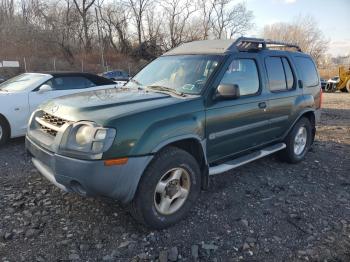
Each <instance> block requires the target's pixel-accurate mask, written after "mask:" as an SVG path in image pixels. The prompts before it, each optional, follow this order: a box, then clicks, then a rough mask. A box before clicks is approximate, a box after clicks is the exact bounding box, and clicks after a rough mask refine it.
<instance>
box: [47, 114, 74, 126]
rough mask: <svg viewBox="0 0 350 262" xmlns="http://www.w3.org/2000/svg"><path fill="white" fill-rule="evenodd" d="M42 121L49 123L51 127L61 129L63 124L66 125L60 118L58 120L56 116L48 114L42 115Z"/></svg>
mask: <svg viewBox="0 0 350 262" xmlns="http://www.w3.org/2000/svg"><path fill="white" fill-rule="evenodd" d="M41 119H42V120H44V121H45V122H47V123H50V124H51V125H54V126H57V127H61V126H63V125H64V124H65V123H67V122H68V121H67V120H64V119H62V118H59V117H57V116H53V115H50V114H48V113H44V115H43V116H42V117H41Z"/></svg>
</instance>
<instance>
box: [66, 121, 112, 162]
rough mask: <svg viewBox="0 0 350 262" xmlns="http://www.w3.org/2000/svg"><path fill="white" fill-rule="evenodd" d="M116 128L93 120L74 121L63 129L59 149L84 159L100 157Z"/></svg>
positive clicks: (110, 143) (108, 146)
mask: <svg viewBox="0 0 350 262" xmlns="http://www.w3.org/2000/svg"><path fill="white" fill-rule="evenodd" d="M115 135H116V130H115V129H113V128H103V127H101V126H99V125H97V124H96V123H94V122H88V121H81V122H77V123H74V124H73V125H71V126H70V128H67V130H66V131H65V133H64V135H63V137H62V142H61V145H60V151H61V152H64V153H66V154H69V155H71V156H76V157H79V158H84V159H100V158H101V157H102V153H103V152H105V151H107V150H108V149H109V148H110V147H111V145H112V143H113V141H114V138H115Z"/></svg>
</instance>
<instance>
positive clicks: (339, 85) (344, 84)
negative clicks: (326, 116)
mask: <svg viewBox="0 0 350 262" xmlns="http://www.w3.org/2000/svg"><path fill="white" fill-rule="evenodd" d="M337 90H340V91H342V92H348V93H350V68H348V69H345V66H340V67H339V82H338V81H337V82H335V81H334V82H328V83H327V86H326V88H325V91H326V92H335V91H337Z"/></svg>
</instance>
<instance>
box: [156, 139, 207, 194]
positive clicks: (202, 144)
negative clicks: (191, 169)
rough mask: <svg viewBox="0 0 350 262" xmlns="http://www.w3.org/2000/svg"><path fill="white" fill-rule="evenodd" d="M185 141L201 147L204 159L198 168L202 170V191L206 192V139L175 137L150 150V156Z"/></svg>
mask: <svg viewBox="0 0 350 262" xmlns="http://www.w3.org/2000/svg"><path fill="white" fill-rule="evenodd" d="M186 139H194V140H196V141H197V142H198V143H199V144H200V146H201V150H202V154H203V157H204V165H203V166H202V167H200V168H201V170H202V189H204V190H206V189H208V187H209V163H208V159H207V154H206V148H207V140H206V139H201V137H200V136H198V135H194V134H188V135H180V136H175V137H172V138H169V139H167V140H165V141H163V142H161V143H160V144H158V145H157V146H156V147H155V148H154V149H153V150H152V154H156V153H157V152H158V151H159V150H161V149H162V148H164V147H166V146H168V145H170V144H172V143H175V142H180V141H182V140H186Z"/></svg>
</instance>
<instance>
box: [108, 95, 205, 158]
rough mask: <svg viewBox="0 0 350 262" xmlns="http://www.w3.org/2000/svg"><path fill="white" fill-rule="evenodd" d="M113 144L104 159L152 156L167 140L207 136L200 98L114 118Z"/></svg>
mask: <svg viewBox="0 0 350 262" xmlns="http://www.w3.org/2000/svg"><path fill="white" fill-rule="evenodd" d="M107 126H109V127H113V128H116V130H117V135H116V139H115V141H114V143H113V145H112V147H111V148H110V149H109V150H108V151H107V152H106V153H105V154H104V155H103V158H105V159H109V158H117V157H126V156H141V155H149V154H153V153H155V152H156V151H158V150H159V149H160V148H162V147H163V146H165V145H166V144H168V143H171V142H174V141H177V140H181V139H184V138H196V139H198V140H200V141H201V140H204V138H205V112H204V106H203V101H202V99H201V98H196V99H189V100H188V101H181V102H180V103H177V104H172V105H168V106H166V107H161V108H157V109H153V110H150V111H146V112H140V113H137V114H134V115H129V116H125V117H123V118H119V119H115V120H113V121H111V122H109V123H108V124H107Z"/></svg>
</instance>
